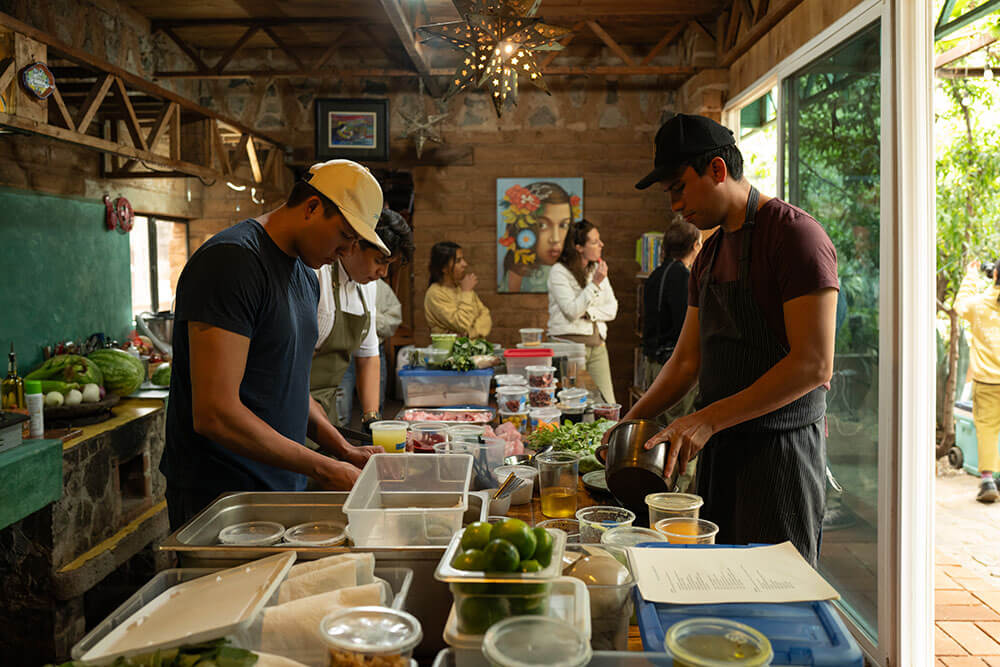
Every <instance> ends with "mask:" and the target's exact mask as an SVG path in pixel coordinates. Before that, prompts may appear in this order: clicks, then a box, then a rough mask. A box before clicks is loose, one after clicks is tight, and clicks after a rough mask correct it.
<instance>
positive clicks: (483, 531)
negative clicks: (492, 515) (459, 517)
mask: <svg viewBox="0 0 1000 667" xmlns="http://www.w3.org/2000/svg"><path fill="white" fill-rule="evenodd" d="M491 530H493V526H492V525H491V524H488V523H486V522H485V521H476V522H475V523H470V524H469V525H468V526H466V527H465V532H464V533H462V541H461V545H462V548H463V549H483V548H485V547H486V544H487V543H488V542H489V541H490V531H491Z"/></svg>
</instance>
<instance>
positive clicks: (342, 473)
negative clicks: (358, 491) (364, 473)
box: [315, 459, 361, 491]
mask: <svg viewBox="0 0 1000 667" xmlns="http://www.w3.org/2000/svg"><path fill="white" fill-rule="evenodd" d="M360 474H361V470H360V469H359V468H356V467H354V466H353V465H351V464H350V463H347V462H345V461H336V460H334V459H329V464H327V465H325V466H323V469H322V470H320V471H319V472H318V473H317V474H316V476H315V479H316V481H317V482H319V485H320V486H321V487H323V489H325V490H327V491H350V490H351V489H352V488H353V487H354V482H356V481H358V475H360Z"/></svg>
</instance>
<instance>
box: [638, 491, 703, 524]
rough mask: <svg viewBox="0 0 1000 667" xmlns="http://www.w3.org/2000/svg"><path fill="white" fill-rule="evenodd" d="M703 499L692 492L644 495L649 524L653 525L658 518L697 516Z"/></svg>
mask: <svg viewBox="0 0 1000 667" xmlns="http://www.w3.org/2000/svg"><path fill="white" fill-rule="evenodd" d="M704 504H705V501H704V500H702V499H701V496H696V495H694V494H693V493H651V494H649V495H648V496H646V507H648V508H649V525H650V526H655V525H656V522H657V521H659V520H660V519H673V518H675V517H682V516H686V517H690V518H692V519H697V518H698V513H699V511H700V509H701V506H702V505H704Z"/></svg>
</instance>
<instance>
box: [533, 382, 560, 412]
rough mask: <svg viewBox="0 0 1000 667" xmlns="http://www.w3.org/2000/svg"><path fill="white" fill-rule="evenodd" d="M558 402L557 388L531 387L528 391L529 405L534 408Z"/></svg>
mask: <svg viewBox="0 0 1000 667" xmlns="http://www.w3.org/2000/svg"><path fill="white" fill-rule="evenodd" d="M555 404H556V388H555V387H554V386H552V387H531V388H530V389H529V391H528V405H529V406H531V407H533V408H547V407H550V406H553V405H555Z"/></svg>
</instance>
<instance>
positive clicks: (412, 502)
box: [344, 452, 472, 547]
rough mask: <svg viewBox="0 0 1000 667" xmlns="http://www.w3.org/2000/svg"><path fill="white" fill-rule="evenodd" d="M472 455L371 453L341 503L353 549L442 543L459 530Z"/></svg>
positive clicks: (467, 499) (466, 498) (467, 491)
mask: <svg viewBox="0 0 1000 667" xmlns="http://www.w3.org/2000/svg"><path fill="white" fill-rule="evenodd" d="M471 472H472V457H471V456H469V455H468V454H439V455H436V456H425V455H423V454H413V453H409V452H404V453H403V454H375V455H374V456H372V457H371V458H370V459H368V463H366V464H365V467H364V470H362V471H361V475H360V476H359V477H358V479H357V481H356V482H355V483H354V488H353V489H351V493H350V494H349V495H348V496H347V500H346V501H345V502H344V513H345V514H347V519H348V525H349V527H350V533H351V538H352V539H353V541H354V545H355V546H358V547H365V546H421V545H435V544H446V543H447V542H448V540H450V539H451V536H452V535H453V534H454V533H456V532H458V531H460V530H461V528H462V515H463V514H464V513H465V510H466V508H467V507H468V503H469V498H468V495H469V481H470V474H471Z"/></svg>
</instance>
